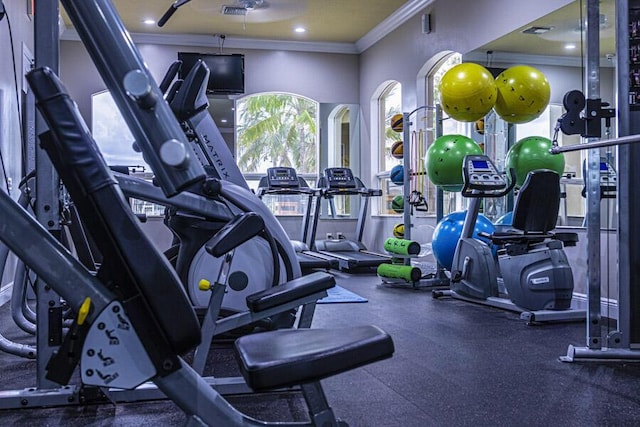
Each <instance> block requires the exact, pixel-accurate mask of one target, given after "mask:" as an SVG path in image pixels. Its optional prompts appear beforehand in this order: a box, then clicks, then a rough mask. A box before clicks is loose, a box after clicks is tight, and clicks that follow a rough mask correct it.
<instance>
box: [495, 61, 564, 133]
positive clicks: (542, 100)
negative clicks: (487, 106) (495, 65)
mask: <svg viewBox="0 0 640 427" xmlns="http://www.w3.org/2000/svg"><path fill="white" fill-rule="evenodd" d="M496 87H497V89H498V97H497V99H496V105H495V107H494V109H495V110H496V113H497V114H498V115H499V116H500V117H502V119H503V120H504V121H506V122H509V123H516V124H517V123H527V122H530V121H531V120H534V119H536V118H538V117H539V116H540V114H542V112H543V111H544V109H545V108H547V105H549V98H550V97H551V87H550V86H549V81H548V80H547V78H546V77H545V75H544V74H543V73H542V72H540V70H538V69H536V68H534V67H531V66H529V65H516V66H515V67H511V68H507V69H506V70H504V71H503V72H502V73H500V74H499V75H498V77H496Z"/></svg>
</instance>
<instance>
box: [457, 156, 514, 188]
mask: <svg viewBox="0 0 640 427" xmlns="http://www.w3.org/2000/svg"><path fill="white" fill-rule="evenodd" d="M463 174H464V185H465V188H467V189H470V190H478V191H491V190H503V189H505V188H507V187H508V186H509V184H508V183H507V180H506V179H505V178H504V176H502V174H500V173H499V172H498V169H497V168H496V166H495V165H494V164H493V162H492V161H491V159H489V157H487V156H484V155H468V156H465V158H464V165H463Z"/></svg>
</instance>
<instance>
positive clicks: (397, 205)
mask: <svg viewBox="0 0 640 427" xmlns="http://www.w3.org/2000/svg"><path fill="white" fill-rule="evenodd" d="M391 209H392V210H393V211H394V212H396V213H402V212H404V196H396V197H394V198H393V200H391Z"/></svg>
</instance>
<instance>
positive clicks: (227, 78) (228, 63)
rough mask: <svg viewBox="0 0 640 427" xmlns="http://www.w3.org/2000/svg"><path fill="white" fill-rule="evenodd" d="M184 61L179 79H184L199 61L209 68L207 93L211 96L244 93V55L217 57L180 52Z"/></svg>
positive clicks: (180, 56)
mask: <svg viewBox="0 0 640 427" xmlns="http://www.w3.org/2000/svg"><path fill="white" fill-rule="evenodd" d="M178 59H179V60H180V61H182V68H181V70H180V74H179V78H181V79H183V78H184V77H185V76H186V75H187V74H189V71H190V70H191V68H193V66H194V65H195V63H196V62H197V61H198V59H202V60H203V61H204V63H205V64H207V66H208V67H209V71H210V75H209V84H208V85H207V93H208V94H211V95H226V94H242V93H244V55H241V54H231V55H222V54H220V55H215V54H206V53H192V52H178Z"/></svg>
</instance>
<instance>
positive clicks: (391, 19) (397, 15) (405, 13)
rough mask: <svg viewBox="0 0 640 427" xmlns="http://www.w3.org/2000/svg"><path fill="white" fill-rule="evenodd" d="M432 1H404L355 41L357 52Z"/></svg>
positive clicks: (376, 40)
mask: <svg viewBox="0 0 640 427" xmlns="http://www.w3.org/2000/svg"><path fill="white" fill-rule="evenodd" d="M434 2H435V0H410V1H408V2H406V3H405V4H404V5H402V6H401V7H400V8H399V9H398V10H396V11H395V12H393V13H392V14H391V15H389V16H388V17H387V18H386V19H385V20H384V21H382V22H381V23H379V24H378V25H376V26H375V27H374V28H373V29H372V30H371V31H369V32H368V33H367V34H366V35H365V36H363V37H362V38H361V39H360V40H358V41H357V42H356V48H357V49H358V53H362V52H364V51H365V50H367V49H369V48H370V47H371V46H373V45H374V44H376V43H377V42H378V41H380V40H381V39H382V38H383V37H385V36H386V35H388V34H389V33H390V32H392V31H393V30H395V29H396V28H398V27H399V26H400V25H402V24H404V23H405V22H407V21H408V20H409V19H411V18H413V17H414V16H415V15H416V14H417V13H419V12H420V11H421V10H423V9H424V8H425V7H427V6H429V5H431V4H432V3H434Z"/></svg>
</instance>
